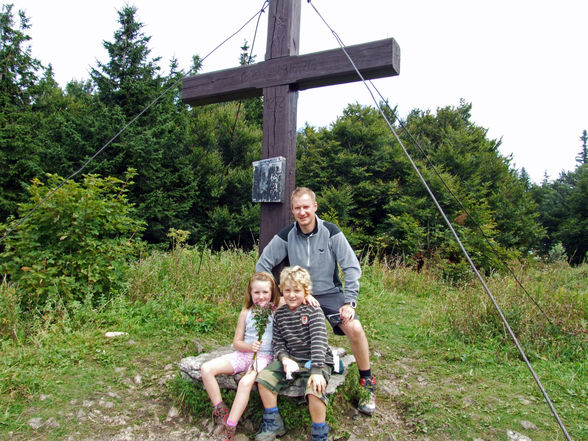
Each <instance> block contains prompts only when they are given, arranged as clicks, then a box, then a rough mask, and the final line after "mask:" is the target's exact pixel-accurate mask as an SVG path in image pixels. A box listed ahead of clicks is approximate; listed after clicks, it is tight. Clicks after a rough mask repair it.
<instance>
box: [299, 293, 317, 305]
mask: <svg viewBox="0 0 588 441" xmlns="http://www.w3.org/2000/svg"><path fill="white" fill-rule="evenodd" d="M302 303H303V304H305V305H310V306H314V307H315V308H318V307H319V306H321V304H320V303H319V302H318V300H317V299H315V298H314V297H313V296H312V294H308V295H307V296H306V297H304V300H302Z"/></svg>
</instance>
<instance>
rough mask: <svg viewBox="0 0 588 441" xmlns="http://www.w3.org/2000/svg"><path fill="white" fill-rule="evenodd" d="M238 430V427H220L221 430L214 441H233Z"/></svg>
mask: <svg viewBox="0 0 588 441" xmlns="http://www.w3.org/2000/svg"><path fill="white" fill-rule="evenodd" d="M236 430H237V426H227V425H226V424H223V425H222V426H220V430H219V431H218V432H217V433H215V434H214V436H213V438H212V439H213V440H214V441H233V438H234V437H235V432H236Z"/></svg>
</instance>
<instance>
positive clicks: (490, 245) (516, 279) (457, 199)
mask: <svg viewBox="0 0 588 441" xmlns="http://www.w3.org/2000/svg"><path fill="white" fill-rule="evenodd" d="M368 82H369V83H370V85H371V86H372V87H373V88H374V90H375V91H376V92H377V94H378V95H379V97H380V99H381V100H382V103H383V105H385V106H386V107H387V108H388V110H389V111H390V112H391V113H392V114H393V115H394V117H395V118H396V120H397V121H398V124H399V125H400V127H402V129H403V130H404V131H405V133H407V134H408V136H409V137H410V139H411V141H412V142H413V144H414V145H415V146H416V147H417V148H418V150H419V151H420V152H421V153H422V155H423V156H424V158H425V160H426V161H427V164H429V166H430V167H431V168H432V169H433V171H434V172H435V174H436V175H437V177H438V178H439V180H440V181H441V182H442V183H443V186H444V187H445V189H446V190H447V191H448V192H449V194H450V195H451V196H452V197H453V199H454V200H455V201H456V202H457V203H458V204H459V206H460V207H461V208H462V209H463V210H464V211H465V213H466V214H467V215H468V218H470V219H472V220H473V222H474V224H475V225H476V227H477V228H478V230H479V231H480V233H482V236H483V237H484V240H485V241H486V243H487V244H488V246H489V247H490V249H491V250H492V252H493V253H494V254H495V255H496V256H498V257H499V258H500V259H501V262H502V265H503V267H504V268H506V270H507V271H508V272H509V273H510V275H511V276H512V277H513V279H514V280H515V281H516V283H517V284H518V285H519V287H520V288H521V289H522V290H523V292H524V293H525V295H526V296H527V297H528V298H529V299H530V300H531V301H532V302H533V304H534V305H535V306H536V307H537V309H539V311H540V312H541V313H542V314H543V316H544V317H545V318H546V319H547V321H548V322H549V324H550V325H551V326H555V324H554V323H553V321H552V320H551V318H550V317H549V316H548V315H547V313H546V312H545V311H544V310H543V308H541V305H539V303H538V302H537V301H536V300H535V299H534V298H533V296H531V294H530V293H529V292H528V291H527V289H526V288H525V287H524V285H523V284H522V282H521V281H520V280H519V278H518V277H517V275H516V274H515V273H514V271H513V269H512V268H511V267H510V266H509V265H508V264H507V263H506V262H504V255H501V253H499V252H498V250H497V249H496V248H495V247H494V245H492V242H491V240H490V237H488V235H487V234H486V233H485V232H484V229H483V228H482V226H481V225H480V223H479V222H478V220H477V219H476V217H475V216H472V214H471V213H470V211H469V210H468V209H467V208H466V207H465V205H464V204H463V203H462V201H461V199H459V198H458V197H457V195H456V194H455V193H454V192H453V190H451V188H450V187H449V186H448V185H447V183H446V182H445V179H443V177H442V176H441V174H440V173H439V171H438V170H437V167H435V164H433V162H432V161H431V158H429V155H428V154H427V152H426V151H425V149H424V148H423V147H422V146H421V144H420V143H419V142H418V140H417V139H416V138H415V137H414V136H413V134H412V133H411V132H410V130H408V127H406V125H405V124H404V121H402V119H401V118H399V117H398V115H397V114H396V112H395V111H394V109H392V108H391V107H390V105H389V104H388V102H387V100H386V99H384V97H383V96H382V94H381V93H380V91H379V90H378V89H377V88H376V86H375V85H374V83H372V81H371V80H368Z"/></svg>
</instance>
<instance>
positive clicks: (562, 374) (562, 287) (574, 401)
mask: <svg viewBox="0 0 588 441" xmlns="http://www.w3.org/2000/svg"><path fill="white" fill-rule="evenodd" d="M255 258H256V255H255V253H243V252H240V251H238V250H231V251H226V252H223V253H211V252H209V251H204V252H201V251H198V250H193V249H182V248H179V249H177V250H176V251H174V252H173V253H154V254H152V255H151V256H149V257H147V258H146V259H144V260H143V261H141V262H139V263H138V264H137V265H136V266H135V268H133V269H132V271H131V272H130V274H129V282H128V286H129V291H128V293H127V294H126V295H125V296H121V297H117V298H115V299H112V300H109V301H108V302H105V303H104V304H102V305H99V306H98V307H96V306H90V305H88V304H81V303H77V304H73V305H66V306H64V307H63V308H61V309H59V310H56V311H55V313H54V314H55V316H54V317H51V318H50V319H49V320H44V319H43V318H37V319H31V318H29V319H27V320H26V321H23V319H22V318H21V319H20V320H16V319H15V314H14V311H15V310H14V308H12V309H10V308H8V307H10V305H13V302H12V301H11V302H12V303H9V302H5V305H8V307H6V308H5V309H7V308H8V309H9V310H10V311H13V312H12V315H11V316H10V317H11V320H12V321H11V323H10V326H8V327H5V332H4V333H2V334H1V335H2V336H3V337H2V340H0V351H1V353H2V357H0V439H4V438H8V434H9V433H12V434H13V438H14V439H18V440H24V439H31V438H35V439H46V440H54V439H55V440H57V439H62V438H64V437H65V436H67V435H71V434H74V433H76V434H79V436H78V435H76V437H79V438H83V436H84V435H89V434H92V433H93V430H95V428H94V424H93V423H92V422H91V421H89V420H88V421H81V422H78V421H77V420H76V419H75V418H71V417H70V416H68V415H69V414H72V413H73V414H75V412H77V411H78V409H79V408H80V403H81V402H82V401H83V400H92V399H94V400H96V399H99V397H101V396H103V395H104V393H105V392H106V391H108V392H110V393H111V394H112V395H113V396H114V397H115V398H112V400H113V401H114V402H115V403H116V404H118V403H119V402H120V401H124V400H127V399H129V398H128V394H129V386H128V384H127V383H125V378H126V379H128V378H132V376H133V375H135V374H136V373H141V374H142V375H143V376H144V380H143V384H142V386H141V387H139V388H138V389H139V391H138V392H137V393H139V392H144V391H147V390H149V388H150V387H151V386H152V385H153V384H154V383H155V382H156V381H157V372H161V371H163V369H164V366H165V365H167V364H168V363H173V362H177V361H178V360H179V359H180V358H182V357H184V356H187V355H194V352H195V346H194V342H193V340H198V341H199V343H200V344H202V345H203V346H204V349H205V350H208V349H210V348H212V347H214V346H217V345H224V344H229V343H230V342H231V340H232V336H233V332H234V326H235V322H236V318H237V314H238V311H239V310H240V308H241V304H242V299H243V293H244V290H245V287H246V284H247V280H248V277H249V275H250V273H251V271H252V268H253V267H254V265H255ZM363 269H364V275H363V277H362V289H361V296H360V302H359V308H358V312H359V315H360V316H361V319H362V323H363V324H364V327H365V329H366V332H367V333H368V338H369V341H370V345H371V349H372V352H373V358H372V359H373V370H374V372H375V374H376V375H377V378H378V384H379V389H378V401H379V403H380V408H381V409H388V410H389V411H390V412H392V411H395V412H398V413H399V414H400V415H401V417H402V420H403V421H404V426H405V427H404V428H403V430H402V431H399V432H398V433H396V436H397V438H398V439H399V440H400V439H410V440H424V439H425V438H428V439H435V440H468V439H469V440H471V439H474V438H482V439H484V440H486V441H492V440H501V441H502V440H506V430H507V429H512V430H515V431H517V432H519V433H524V434H526V435H527V436H529V437H531V438H532V439H533V441H541V440H545V441H547V440H563V439H564V437H563V435H562V433H561V431H560V429H559V427H558V426H557V423H556V421H555V418H554V417H553V415H552V414H551V412H550V410H549V407H548V406H547V404H546V402H545V400H544V398H543V396H542V395H541V393H540V391H539V389H538V387H537V386H536V384H535V383H534V381H533V379H532V377H531V375H530V373H529V371H528V369H527V367H526V366H525V364H524V363H523V362H522V361H521V359H520V357H519V355H518V353H517V351H516V349H514V345H513V344H512V342H511V341H509V339H508V338H507V337H505V334H504V330H503V329H502V328H501V327H500V326H499V325H497V322H496V317H495V316H494V315H493V314H494V313H493V312H492V310H491V308H488V304H487V299H486V298H485V297H486V294H485V293H484V292H483V290H482V289H481V287H480V286H479V285H477V284H475V283H468V284H465V285H463V286H453V285H449V284H446V283H443V282H442V281H441V277H440V276H437V275H436V274H435V272H433V271H432V270H430V271H424V272H422V273H416V272H414V271H412V270H410V269H408V268H405V267H402V266H398V267H388V266H387V265H384V264H383V263H375V264H373V265H367V264H364V265H363ZM521 275H522V279H523V282H524V284H525V287H526V288H527V290H528V291H529V292H530V293H531V294H532V295H533V296H534V297H535V298H536V300H537V301H538V302H539V303H540V305H542V307H544V310H545V311H546V312H547V313H548V314H550V318H551V319H552V320H553V321H554V322H555V323H556V324H557V326H555V327H553V328H550V327H546V326H537V322H539V321H541V322H540V323H544V320H545V319H544V317H543V318H542V314H541V313H540V312H537V310H536V308H535V307H534V306H533V305H529V304H528V301H527V299H526V297H525V296H524V295H523V294H521V293H520V292H518V290H517V287H516V285H515V284H513V283H512V282H510V281H509V280H508V278H506V277H503V276H500V275H493V276H492V277H490V279H489V285H490V286H491V289H492V291H493V292H494V294H495V295H496V297H497V299H499V301H500V303H501V305H504V309H505V312H506V313H507V316H508V315H509V314H510V315H511V316H512V317H513V318H515V319H516V318H517V317H518V321H517V320H515V323H516V326H517V327H514V326H513V328H514V330H515V332H516V333H517V335H519V332H520V337H521V344H522V345H523V347H524V348H525V349H526V350H528V351H529V353H528V355H529V357H530V359H531V362H532V363H533V367H534V369H535V371H536V372H537V374H538V376H539V378H540V379H541V381H542V383H543V385H544V387H545V388H546V390H547V392H548V393H549V396H550V398H551V400H552V401H553V403H554V405H555V407H556V409H557V411H558V412H559V415H560V417H561V418H562V420H563V422H564V424H565V425H566V428H567V429H568V431H569V433H570V436H571V437H572V439H574V440H581V439H588V423H586V421H588V404H587V403H588V386H587V384H588V372H587V370H588V369H587V367H588V362H587V360H586V343H587V340H586V335H587V334H586V311H587V305H586V287H587V286H588V266H587V265H583V266H581V267H577V268H570V267H567V266H564V265H561V264H557V266H546V267H544V266H531V267H528V268H525V269H524V270H521ZM2 289H3V290H4V291H2V292H0V295H2V294H3V293H5V292H7V291H5V290H7V289H8V287H6V286H4V287H3V288H2ZM10 290H11V291H10V296H11V297H10V299H13V297H14V295H15V291H14V289H13V288H10ZM515 312H516V314H515ZM464 316H465V317H464ZM111 330H124V331H126V332H128V333H129V336H128V337H126V338H120V339H112V340H108V339H105V338H104V333H105V332H106V331H111ZM13 331H14V332H13ZM331 336H332V334H331ZM331 344H334V345H338V346H344V347H348V344H347V340H346V339H345V338H342V337H332V341H331ZM117 368H119V369H118V370H117ZM120 368H124V375H121V374H120V373H118V371H119V370H120ZM392 382H395V384H396V386H397V391H396V393H390V386H391V384H392ZM354 385H355V381H353V379H349V380H348V381H347V383H346V385H345V387H344V388H343V390H342V391H341V392H340V393H339V394H338V395H337V397H336V398H335V399H333V400H332V404H331V406H330V408H329V414H328V415H329V416H328V418H329V422H330V423H331V424H332V425H333V426H334V428H335V430H341V431H343V432H344V431H345V428H344V427H339V426H338V425H339V423H340V422H339V421H340V420H339V418H338V417H337V415H341V413H342V412H345V410H346V409H348V408H349V407H350V406H351V405H352V402H353V401H354V400H355V399H356V396H357V391H356V390H354ZM203 394H204V391H202V390H198V389H197V388H195V387H194V386H192V385H190V384H188V383H186V382H184V381H183V380H181V379H179V378H177V379H175V380H174V381H172V382H171V383H170V385H169V389H167V390H165V391H164V392H162V396H161V397H159V398H160V399H161V400H163V401H165V402H169V403H170V405H171V404H172V403H174V402H175V403H178V404H182V405H183V407H184V409H186V410H187V411H190V412H193V413H194V414H196V415H205V414H206V413H207V412H208V407H207V404H208V403H207V401H206V396H205V395H203ZM42 396H45V399H44V400H41V397H42ZM116 397H119V398H116ZM230 399H231V398H230V396H229V397H228V401H230ZM280 405H281V406H283V407H284V408H285V409H286V410H287V414H288V415H289V419H288V422H287V424H288V425H289V426H290V427H292V428H295V427H296V425H297V424H299V425H305V424H306V423H307V422H308V421H307V420H306V419H305V418H306V409H305V408H304V406H299V405H297V404H295V405H292V409H289V408H288V406H289V404H288V402H287V401H286V402H284V403H281V404H280ZM258 409H259V408H258V406H256V405H255V404H254V405H253V406H251V410H250V412H251V413H250V415H249V416H250V417H251V418H252V419H254V420H255V419H256V418H259V412H258ZM256 410H257V413H256ZM32 417H41V418H43V419H44V420H46V419H48V418H51V417H53V418H55V420H56V421H57V422H58V423H59V424H60V426H59V427H58V428H43V429H40V430H39V431H33V430H32V429H31V428H30V427H29V426H28V425H27V421H28V420H29V419H30V418H32ZM158 417H159V418H160V419H163V418H165V414H162V415H159V416H158ZM137 418H139V420H138V421H136V423H140V422H141V420H140V418H142V417H137ZM145 418H151V416H145ZM520 420H527V421H531V422H533V423H534V424H535V425H536V426H537V427H538V428H537V430H533V431H526V430H525V429H523V428H522V427H521V425H520ZM297 422H298V423H297ZM129 424H131V422H129ZM341 424H342V423H341ZM116 429H117V427H116V425H114V427H113V428H112V430H114V431H115V430H116ZM300 430H302V429H300ZM300 433H303V432H300ZM407 434H408V435H407ZM370 439H372V438H370ZM373 439H380V438H378V437H377V436H374V437H373Z"/></svg>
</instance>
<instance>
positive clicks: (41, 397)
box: [39, 395, 52, 401]
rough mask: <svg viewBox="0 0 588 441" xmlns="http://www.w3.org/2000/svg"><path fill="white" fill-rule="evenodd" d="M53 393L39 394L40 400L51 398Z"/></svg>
mask: <svg viewBox="0 0 588 441" xmlns="http://www.w3.org/2000/svg"><path fill="white" fill-rule="evenodd" d="M51 397H52V395H39V401H45V400H46V399H47V398H51Z"/></svg>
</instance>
